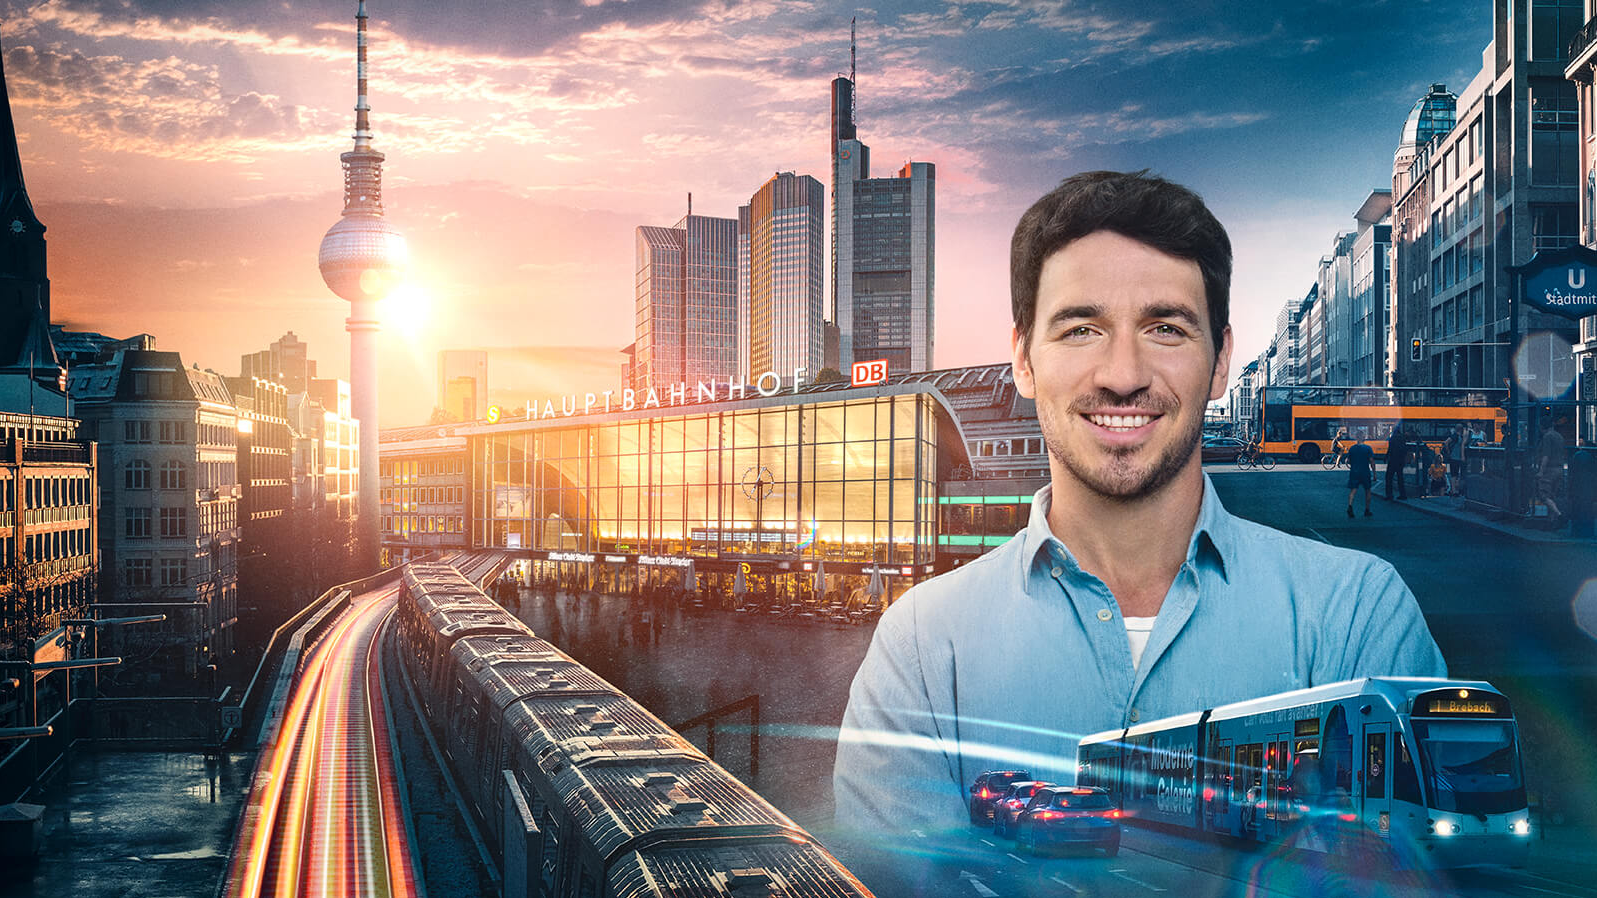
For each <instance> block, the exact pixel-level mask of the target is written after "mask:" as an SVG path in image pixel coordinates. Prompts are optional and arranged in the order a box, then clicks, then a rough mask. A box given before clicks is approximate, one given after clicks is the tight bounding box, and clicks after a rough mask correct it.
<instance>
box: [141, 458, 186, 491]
mask: <svg viewBox="0 0 1597 898" xmlns="http://www.w3.org/2000/svg"><path fill="white" fill-rule="evenodd" d="M146 467H148V466H146ZM188 479H189V478H188V468H186V467H184V465H183V463H182V462H180V461H168V462H162V463H161V489H163V490H183V489H188Z"/></svg>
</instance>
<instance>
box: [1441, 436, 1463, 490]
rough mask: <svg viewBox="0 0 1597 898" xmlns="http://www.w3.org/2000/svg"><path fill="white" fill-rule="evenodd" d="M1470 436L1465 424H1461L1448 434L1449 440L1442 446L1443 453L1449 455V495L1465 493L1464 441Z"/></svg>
mask: <svg viewBox="0 0 1597 898" xmlns="http://www.w3.org/2000/svg"><path fill="white" fill-rule="evenodd" d="M1468 438H1469V437H1468V431H1467V430H1466V429H1465V427H1464V425H1462V424H1460V425H1459V426H1458V428H1457V429H1455V430H1454V431H1453V432H1452V433H1450V434H1448V435H1447V442H1446V443H1445V444H1443V447H1442V453H1443V454H1444V455H1446V456H1447V494H1448V495H1449V496H1462V495H1464V442H1465V440H1467V439H1468Z"/></svg>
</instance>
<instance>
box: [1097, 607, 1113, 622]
mask: <svg viewBox="0 0 1597 898" xmlns="http://www.w3.org/2000/svg"><path fill="white" fill-rule="evenodd" d="M1098 619H1099V620H1114V619H1115V613H1114V612H1113V611H1110V610H1109V609H1108V608H1099V609H1098Z"/></svg>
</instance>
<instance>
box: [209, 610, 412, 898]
mask: <svg viewBox="0 0 1597 898" xmlns="http://www.w3.org/2000/svg"><path fill="white" fill-rule="evenodd" d="M396 593H397V587H387V588H384V589H381V590H375V591H372V592H369V593H365V594H363V595H360V596H356V597H355V598H354V599H353V600H352V601H351V603H350V607H349V609H348V610H346V611H345V612H344V613H343V614H342V615H341V616H340V617H339V619H338V620H337V621H336V622H335V623H334V624H333V625H332V626H331V627H330V628H329V629H328V630H327V631H326V633H325V634H324V635H323V637H322V639H321V641H320V642H319V643H318V644H317V646H316V647H315V650H314V651H313V652H312V653H311V656H310V658H309V659H308V660H307V661H306V662H305V665H304V668H303V670H302V671H301V673H300V677H299V680H298V682H297V683H296V684H295V687H294V692H293V695H292V696H291V698H290V699H289V701H288V703H287V710H286V711H285V713H284V715H283V720H282V725H281V727H280V729H279V730H278V734H277V737H276V739H275V741H274V744H273V745H272V746H271V748H270V749H269V750H267V751H265V752H263V753H262V756H261V760H260V765H261V766H260V771H259V773H258V775H257V776H256V780H255V783H254V785H253V786H252V788H251V793H250V796H249V800H248V802H247V803H246V805H245V812H244V822H243V823H242V824H241V827H242V833H241V835H240V837H239V839H238V846H239V848H238V854H237V855H235V856H234V858H233V860H232V865H231V871H230V874H229V877H228V887H227V891H226V894H227V895H228V896H229V898H263V896H273V898H292V896H298V895H318V896H321V895H347V896H364V895H370V896H375V898H409V896H414V895H416V894H417V893H418V889H417V877H416V869H415V863H414V860H413V858H412V855H411V845H410V840H409V838H408V837H407V835H406V830H405V822H404V820H402V819H401V817H400V811H399V807H400V804H399V791H398V778H397V776H396V774H395V770H394V757H393V752H392V750H391V747H390V743H389V723H388V720H387V719H386V717H385V715H384V713H383V703H382V695H381V689H382V682H381V678H380V676H379V674H378V651H379V649H378V644H379V639H378V637H379V636H380V634H381V633H382V631H383V629H384V627H385V626H386V624H387V622H388V619H389V617H390V615H391V614H392V612H393V608H394V596H395V595H396Z"/></svg>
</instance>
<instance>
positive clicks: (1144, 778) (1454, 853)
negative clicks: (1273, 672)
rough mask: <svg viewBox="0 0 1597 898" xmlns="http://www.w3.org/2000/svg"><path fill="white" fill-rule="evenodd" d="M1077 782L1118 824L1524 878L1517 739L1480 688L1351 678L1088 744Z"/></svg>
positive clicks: (1526, 823) (1525, 836)
mask: <svg viewBox="0 0 1597 898" xmlns="http://www.w3.org/2000/svg"><path fill="white" fill-rule="evenodd" d="M1077 781H1078V782H1079V783H1080V784H1082V785H1092V786H1103V787H1104V788H1106V789H1108V790H1109V792H1110V793H1111V795H1112V796H1113V797H1114V800H1115V801H1116V802H1117V804H1118V805H1119V806H1120V808H1121V809H1122V811H1123V813H1124V815H1125V819H1126V820H1127V821H1128V822H1138V821H1146V822H1153V823H1158V824H1165V825H1170V826H1176V827H1181V828H1184V829H1188V830H1194V831H1198V832H1204V833H1217V834H1221V835H1226V836H1231V837H1234V838H1238V839H1244V840H1250V841H1260V842H1265V841H1275V840H1290V841H1291V842H1292V844H1294V845H1296V846H1298V847H1304V848H1310V849H1317V850H1322V851H1331V852H1337V853H1357V852H1363V851H1368V850H1371V849H1372V848H1373V849H1375V850H1377V851H1379V852H1381V853H1383V854H1387V855H1388V856H1389V857H1391V858H1392V859H1394V860H1396V861H1397V862H1398V863H1399V865H1401V866H1410V865H1413V866H1425V867H1456V866H1471V865H1478V864H1506V865H1510V866H1522V865H1523V864H1524V863H1525V859H1526V856H1527V854H1528V852H1529V847H1530V845H1529V843H1530V838H1529V837H1530V816H1529V812H1528V808H1527V801H1526V795H1525V778H1524V773H1523V769H1522V765H1521V759H1520V749H1519V732H1518V728H1517V726H1516V724H1515V721H1514V715H1513V712H1512V710H1511V709H1510V707H1509V703H1508V699H1507V697H1506V696H1504V695H1503V694H1502V693H1501V692H1499V691H1497V690H1496V689H1494V688H1493V687H1492V686H1491V685H1490V684H1488V683H1484V682H1477V681H1461V680H1440V679H1418V678H1379V679H1375V678H1372V679H1363V680H1350V681H1347V682H1343V683H1333V684H1329V685H1326V686H1319V687H1314V688H1310V689H1303V690H1298V691H1295V692H1287V693H1282V694H1280V695H1275V696H1269V697H1266V698H1262V699H1257V700H1254V701H1248V702H1240V703H1237V704H1231V705H1223V706H1221V707H1218V708H1213V709H1210V710H1206V711H1201V712H1197V713H1192V714H1185V715H1181V716H1178V717H1170V718H1165V719H1163V720H1156V721H1150V722H1147V723H1142V724H1138V725H1136V726H1132V727H1129V728H1126V729H1120V730H1111V731H1108V732H1103V733H1097V734H1095V735H1092V736H1088V737H1087V738H1085V739H1083V740H1082V741H1081V743H1080V745H1079V747H1078V749H1077Z"/></svg>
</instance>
